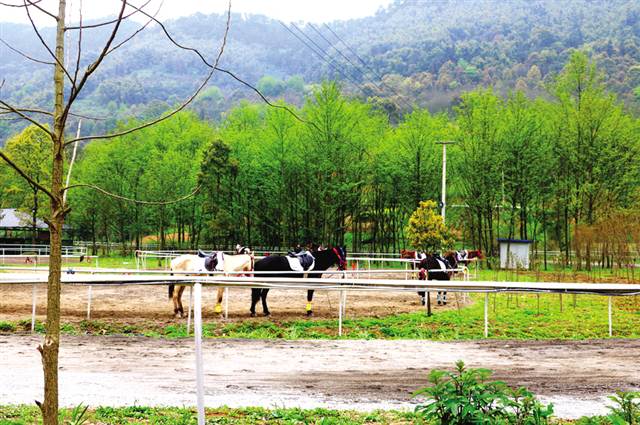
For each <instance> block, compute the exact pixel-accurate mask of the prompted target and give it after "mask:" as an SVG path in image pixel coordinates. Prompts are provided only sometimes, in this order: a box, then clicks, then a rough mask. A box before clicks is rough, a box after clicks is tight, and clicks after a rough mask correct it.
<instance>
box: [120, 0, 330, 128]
mask: <svg viewBox="0 0 640 425" xmlns="http://www.w3.org/2000/svg"><path fill="white" fill-rule="evenodd" d="M128 4H129V3H128ZM129 6H130V7H133V8H135V6H133V5H131V4H129ZM230 12H231V2H229V11H228V13H230ZM141 13H142V14H143V15H145V16H147V17H148V18H150V19H152V20H153V21H154V22H155V23H156V24H158V25H159V26H160V28H161V29H162V31H163V32H164V34H165V35H166V36H167V38H168V39H169V41H171V43H173V45H174V46H176V47H178V48H180V49H182V50H187V51H190V52H194V53H195V54H196V55H198V57H199V58H200V60H201V61H202V63H204V64H205V65H206V66H208V67H210V68H213V69H215V70H217V71H220V72H223V73H225V74H227V75H229V76H231V77H232V78H233V79H235V80H236V81H238V82H239V83H241V84H243V85H245V86H247V87H248V88H250V89H251V90H253V91H254V92H255V93H257V94H258V96H260V98H261V99H262V100H263V101H264V102H265V103H266V104H267V105H269V106H271V107H272V108H279V109H283V110H285V111H287V112H288V113H290V114H291V115H292V116H293V117H294V118H295V119H296V120H298V121H299V122H301V123H304V124H308V125H311V126H313V127H315V128H316V129H317V130H320V129H319V128H318V126H317V125H316V124H315V123H313V122H311V121H307V120H305V119H303V118H301V117H300V116H299V115H297V114H296V113H295V112H293V111H292V110H291V109H290V108H288V107H286V106H283V105H276V104H274V103H272V102H270V101H269V100H268V99H267V98H266V97H265V96H264V95H263V94H262V93H261V92H260V90H258V89H257V88H256V87H254V86H253V85H251V84H249V83H247V82H246V81H244V80H243V79H241V78H240V77H238V76H237V75H235V74H234V73H232V72H231V71H229V70H226V69H223V68H219V67H218V62H219V60H220V56H221V55H222V49H221V50H220V53H219V54H218V57H217V58H216V62H215V63H214V64H211V63H209V62H208V61H207V60H206V59H205V57H204V56H203V55H202V54H201V53H200V52H199V51H198V50H197V49H194V48H193V47H187V46H184V45H182V44H180V43H178V42H177V41H176V40H175V39H174V38H173V37H172V36H171V34H170V33H169V31H168V30H167V28H166V27H165V26H164V24H163V23H162V22H160V21H159V20H157V19H155V17H153V16H151V15H149V14H148V13H146V12H144V11H141ZM228 28H229V17H227V30H228ZM226 37H227V32H225V39H226ZM223 48H224V44H223Z"/></svg>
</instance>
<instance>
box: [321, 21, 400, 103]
mask: <svg viewBox="0 0 640 425" xmlns="http://www.w3.org/2000/svg"><path fill="white" fill-rule="evenodd" d="M309 26H310V27H311V28H312V29H313V30H314V31H315V32H316V33H318V35H320V37H322V39H323V40H324V41H326V42H327V44H328V45H329V46H330V47H332V48H333V49H334V50H335V51H336V52H338V54H339V55H340V56H342V57H343V58H345V59H346V60H347V62H349V63H350V64H351V66H353V67H354V68H355V69H356V70H357V71H358V72H360V75H361V76H362V78H364V79H365V80H367V81H369V82H370V83H372V84H373V85H375V86H376V87H377V88H378V90H380V92H382V91H383V90H382V87H381V86H380V85H379V84H378V83H376V82H375V81H373V79H371V78H369V77H367V75H366V74H365V73H364V72H363V71H362V69H361V67H359V66H357V65H356V64H354V63H353V62H352V61H351V59H349V58H348V57H347V56H346V55H345V54H344V53H342V51H341V50H340V49H338V48H337V47H336V46H335V45H334V44H333V43H331V41H329V40H328V39H327V38H326V37H325V36H324V34H322V32H320V31H319V30H318V29H317V28H316V27H315V26H314V25H313V24H309ZM325 26H326V27H327V28H328V29H329V31H331V28H329V27H328V26H327V25H326V24H325ZM331 32H332V33H333V31H331ZM333 34H334V35H335V36H336V38H338V40H340V41H341V42H342V44H344V45H345V46H347V44H346V43H345V42H344V41H342V39H341V38H340V37H337V34H335V33H333ZM347 48H349V46H347ZM351 51H352V53H354V54H355V55H356V56H357V57H358V59H360V61H361V62H362V63H363V64H364V65H365V66H367V64H366V63H365V62H364V60H362V58H360V57H359V56H358V54H357V53H355V51H353V50H351ZM370 69H371V70H372V71H373V72H374V74H375V75H376V77H378V79H379V80H380V84H382V85H384V86H385V87H386V88H387V89H388V90H389V91H391V92H392V93H393V94H395V95H396V96H397V97H398V100H399V101H400V102H401V103H402V104H403V105H404V106H405V107H406V108H407V110H411V109H412V106H411V105H410V104H409V103H408V102H407V101H405V100H404V99H403V98H402V96H401V95H400V94H399V93H398V92H397V91H395V90H394V89H393V88H392V87H390V86H388V85H386V84H385V83H384V81H382V77H381V76H379V75H378V74H377V73H376V72H375V71H374V70H373V69H372V68H370ZM389 100H391V101H392V102H393V103H394V104H395V105H396V107H398V109H400V105H398V104H397V103H396V102H395V101H394V100H392V99H389Z"/></svg>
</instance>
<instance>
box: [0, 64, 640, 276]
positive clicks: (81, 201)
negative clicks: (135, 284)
mask: <svg viewBox="0 0 640 425" xmlns="http://www.w3.org/2000/svg"><path fill="white" fill-rule="evenodd" d="M280 105H281V106H285V105H286V106H288V107H289V108H291V109H292V110H295V111H296V113H297V114H298V115H299V116H300V117H302V121H301V120H298V119H296V117H294V116H293V115H292V114H290V113H289V112H287V111H286V110H284V109H279V108H272V107H268V106H266V105H264V104H253V103H248V102H244V103H242V104H240V105H239V106H237V107H235V108H233V109H232V110H231V111H229V112H228V113H227V114H225V119H224V120H223V121H222V122H221V123H220V125H218V126H214V125H212V124H211V123H209V122H206V121H203V120H202V119H201V118H199V116H198V114H197V113H195V112H185V113H181V114H179V115H177V116H176V117H174V118H172V119H169V120H167V121H165V122H163V123H161V124H159V125H157V126H155V127H152V128H149V129H146V130H143V131H140V132H137V133H134V134H132V135H128V136H123V137H119V138H115V139H112V140H106V141H95V142H90V143H89V144H87V145H86V146H85V148H84V149H83V150H82V152H81V154H80V157H79V160H78V162H77V164H76V165H75V168H74V172H73V180H74V181H75V182H76V183H82V182H85V181H95V182H100V184H101V187H102V188H104V189H105V190H108V191H111V192H113V193H117V194H120V195H122V196H126V197H130V198H134V199H138V200H171V199H175V198H177V197H179V196H182V195H186V194H188V193H190V192H191V191H192V190H193V189H194V188H195V187H197V186H198V185H199V186H200V187H201V189H200V191H199V192H198V193H197V194H196V195H195V196H193V197H191V198H189V199H187V200H186V201H184V202H181V203H178V204H174V205H168V206H144V205H138V204H131V203H128V202H126V201H123V200H118V199H114V198H110V197H105V196H103V195H102V194H100V193H98V192H95V191H92V190H87V189H82V188H78V189H73V190H72V191H71V193H70V197H71V198H70V201H71V205H72V208H73V209H72V212H71V213H70V215H69V220H68V222H69V223H70V224H71V226H72V227H73V228H74V229H76V231H77V232H78V234H77V236H78V237H79V238H80V239H82V240H86V241H95V242H111V243H117V244H120V245H121V247H122V249H123V250H125V251H128V250H131V249H134V248H136V247H139V246H141V245H142V244H143V243H145V242H147V243H148V242H149V238H147V240H146V241H145V240H144V239H143V238H144V237H145V236H147V237H148V236H150V235H151V236H154V239H153V241H154V242H156V241H157V243H158V245H159V247H160V248H194V247H199V246H205V245H207V246H215V247H227V246H230V245H235V244H236V243H243V244H248V245H253V246H256V245H258V246H264V247H290V246H293V245H295V244H298V243H307V242H317V243H324V244H347V245H348V246H349V249H351V250H354V251H360V250H367V251H398V250H399V249H400V248H402V247H405V246H407V241H406V235H405V230H404V228H405V226H406V224H407V220H408V217H409V215H410V214H411V213H412V212H413V211H414V210H415V209H416V207H417V206H418V204H419V203H420V201H423V200H429V199H431V200H439V199H440V176H441V167H442V147H441V146H440V145H437V144H436V142H438V141H442V140H453V141H456V143H455V144H454V145H452V146H450V147H449V149H448V161H447V162H448V170H449V172H448V193H447V197H448V201H447V206H448V209H447V224H448V225H450V226H452V227H453V228H454V229H456V231H457V233H458V238H457V239H458V240H457V247H467V248H472V247H473V248H481V249H483V250H485V251H486V252H488V253H495V244H496V238H498V237H511V238H520V239H532V240H534V241H535V243H536V248H537V249H539V250H541V251H543V250H551V249H553V250H560V251H563V252H564V253H565V254H566V255H567V257H568V256H569V255H570V251H573V250H575V252H576V254H575V255H577V256H578V258H577V259H574V264H575V263H576V260H577V263H578V264H580V263H582V262H584V265H586V266H587V267H588V266H589V265H590V264H591V263H592V262H593V261H595V260H600V259H599V258H591V257H592V252H598V253H599V255H607V261H614V260H615V259H613V256H614V255H615V252H614V247H613V245H612V244H614V242H615V241H613V239H612V238H608V239H607V238H606V237H604V236H603V235H613V236H616V235H618V236H619V235H620V234H622V235H623V236H622V240H623V241H624V242H625V245H627V242H633V241H634V240H633V238H636V239H637V238H638V237H639V236H640V235H639V233H638V230H640V227H638V224H639V221H640V220H639V218H640V215H639V214H638V212H637V211H638V208H639V207H640V184H639V182H640V161H638V158H639V157H640V137H639V136H640V121H639V120H638V119H637V118H635V117H633V116H632V115H631V114H629V113H628V112H625V109H624V107H623V104H622V103H621V102H620V101H619V100H618V99H617V97H616V96H615V95H614V94H612V93H611V92H609V91H608V90H606V89H605V86H604V83H603V74H602V73H601V72H600V71H599V70H598V69H597V68H596V66H595V64H594V63H593V62H592V61H590V59H589V58H588V56H587V55H586V54H584V53H580V52H576V53H574V54H573V55H572V56H571V57H570V60H569V61H568V62H567V63H566V65H565V67H564V69H563V70H562V71H561V73H560V74H558V75H557V76H556V78H555V79H554V80H553V81H552V82H551V83H550V84H549V85H548V87H547V92H545V95H544V96H541V97H538V98H536V99H530V98H528V97H527V96H526V95H525V93H524V92H523V91H519V90H514V91H512V92H510V93H509V94H508V95H506V96H503V95H501V94H499V93H498V92H497V91H496V90H494V89H492V88H478V89H476V90H473V91H469V92H466V93H464V94H462V95H461V98H460V102H459V103H458V105H457V106H455V107H454V109H453V111H452V112H450V113H447V112H443V113H439V114H432V113H430V112H429V111H428V110H427V109H416V110H414V111H413V112H411V113H408V114H406V115H405V116H403V117H402V119H401V121H400V122H399V123H398V124H397V125H392V124H391V123H390V121H389V117H388V116H387V115H386V114H385V113H384V112H382V111H381V110H379V109H376V108H375V107H373V106H372V105H371V104H368V103H365V102H363V101H361V100H358V99H355V98H350V97H348V96H345V94H344V93H343V92H342V91H341V87H340V85H339V84H338V83H335V82H325V83H323V84H321V85H320V86H318V88H317V89H316V90H315V91H314V92H313V93H312V94H310V95H308V96H306V97H305V99H304V105H303V106H302V107H301V108H296V107H295V106H294V105H290V104H289V105H287V104H285V103H280ZM120 125H121V126H123V127H126V126H132V125H135V123H134V122H128V123H122V124H120ZM36 136H37V130H35V129H33V128H31V127H30V128H28V129H27V130H25V131H24V132H22V133H21V134H19V135H16V136H15V137H14V138H12V139H11V140H10V141H9V142H8V143H7V150H10V149H14V150H15V156H16V160H17V161H18V160H20V156H21V155H23V152H29V150H28V145H29V143H32V140H33V138H34V137H36ZM18 147H19V149H18ZM115 152H127V154H126V155H116V154H115ZM25 166H29V167H31V165H25ZM33 166H34V167H37V161H36V164H34V165H33ZM0 174H1V176H0V177H1V178H2V181H3V182H7V183H6V184H3V187H2V189H3V190H2V191H1V192H0V197H1V198H0V199H3V200H4V201H5V202H4V203H5V204H12V205H17V204H19V205H21V206H22V207H23V208H24V209H25V210H28V211H31V210H32V207H33V203H34V201H35V200H37V199H38V198H39V195H38V194H37V193H34V191H33V190H30V188H29V187H28V186H26V185H25V184H24V183H22V182H21V181H20V179H19V178H17V177H16V176H12V172H10V170H8V169H7V168H6V167H5V168H2V167H0ZM38 175H40V174H38ZM42 178H43V179H46V178H47V175H46V172H44V171H43V172H42ZM40 197H41V198H42V199H41V200H40V201H39V202H40V204H42V203H44V202H45V199H44V197H42V196H40ZM42 211H46V209H42ZM629 226H636V227H629ZM613 228H615V229H616V231H614V230H613ZM632 228H633V229H635V230H629V229H632ZM598 229H606V232H601V231H598ZM613 236H612V237H613ZM603 237H604V239H606V241H604V242H603ZM616 237H617V236H616ZM625 238H626V239H625ZM630 238H631V239H630ZM635 243H640V240H635ZM607 247H608V248H607ZM606 249H609V250H610V252H609V253H606V252H605V251H606ZM603 250H605V251H603ZM603 252H605V254H603ZM616 252H617V251H616ZM627 254H628V253H627Z"/></svg>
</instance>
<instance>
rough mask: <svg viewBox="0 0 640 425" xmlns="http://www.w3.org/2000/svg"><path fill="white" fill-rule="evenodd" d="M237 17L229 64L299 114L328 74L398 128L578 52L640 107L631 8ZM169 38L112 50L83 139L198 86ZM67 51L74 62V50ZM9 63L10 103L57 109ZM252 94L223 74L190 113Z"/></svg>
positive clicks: (204, 33) (206, 39) (26, 34)
mask: <svg viewBox="0 0 640 425" xmlns="http://www.w3.org/2000/svg"><path fill="white" fill-rule="evenodd" d="M1 19H2V18H1V17H0V20H1ZM224 21H225V17H224V16H222V15H215V14H213V15H202V14H198V15H194V16H190V17H186V18H180V19H175V20H172V21H169V22H168V23H167V25H168V28H169V29H170V30H171V32H172V33H173V34H175V36H176V38H177V39H178V40H179V41H181V42H183V43H185V44H187V45H199V46H203V48H204V49H205V50H206V49H208V48H213V46H216V45H217V43H218V41H219V40H212V39H211V34H210V29H211V28H221V27H223V26H224ZM232 21H233V25H232V28H231V33H230V40H229V44H228V45H227V47H226V53H227V54H225V57H224V59H223V63H222V66H223V67H224V68H226V69H231V70H233V71H234V72H235V73H236V74H237V75H239V76H240V77H242V78H243V79H245V80H246V81H249V82H251V83H253V84H254V85H256V86H259V87H260V88H261V89H263V90H264V92H265V94H266V95H267V96H268V97H270V98H284V99H285V100H286V101H287V102H289V103H293V104H295V105H297V106H299V107H300V106H302V105H303V103H304V101H305V98H306V96H308V95H309V94H310V93H311V92H312V91H313V90H314V88H315V87H316V86H317V84H319V83H320V82H321V81H322V80H325V79H335V80H340V81H341V82H342V88H343V91H344V93H345V94H347V95H349V96H352V97H357V98H358V99H360V100H362V101H366V102H369V103H371V104H373V105H374V106H375V107H376V108H377V109H380V110H382V111H385V112H386V113H387V114H388V115H390V117H391V120H392V121H393V122H394V123H395V122H398V121H399V120H400V119H401V117H402V116H403V115H404V114H405V113H407V112H410V111H411V110H413V107H414V105H415V106H418V107H420V108H428V109H429V110H430V111H431V112H432V113H437V112H440V111H443V110H449V111H450V110H451V109H452V107H453V106H455V105H457V104H458V103H459V102H460V98H461V95H462V93H464V92H466V91H469V90H472V89H474V88H475V87H476V86H478V85H482V86H484V87H488V86H492V87H494V88H495V91H496V92H497V93H499V94H501V95H502V96H506V95H507V94H508V92H509V91H510V90H513V89H514V88H517V89H518V90H520V91H523V92H524V93H526V94H527V95H528V96H529V97H537V96H541V95H545V94H546V88H545V86H546V85H547V84H548V83H550V82H551V81H552V80H553V77H554V76H555V75H557V74H558V73H559V72H560V70H561V69H562V67H563V66H564V64H565V63H566V61H567V60H568V58H569V56H570V54H571V52H572V51H573V50H574V49H580V50H582V51H587V52H589V54H590V56H591V57H592V58H593V59H594V60H596V61H597V62H598V64H599V66H600V67H601V69H602V70H603V71H604V75H605V81H604V82H605V84H606V85H607V87H608V88H609V90H610V91H612V92H614V93H616V94H617V95H618V98H619V99H620V100H621V101H623V102H624V104H625V108H627V110H629V111H632V112H635V113H637V112H638V111H639V110H640V65H638V64H639V63H640V2H637V1H636V0H565V1H562V2H558V1H556V0H536V1H529V0H511V1H503V0H465V1H435V2H423V1H405V0H396V1H394V2H392V3H391V5H390V6H389V7H388V8H386V9H383V10H380V11H379V12H378V13H377V14H376V15H375V16H372V17H369V18H364V19H357V20H350V21H346V22H335V23H330V24H329V25H328V26H326V27H325V26H323V25H314V26H311V25H306V26H301V27H300V29H301V30H302V32H303V33H304V34H305V35H303V34H302V33H301V32H299V31H298V30H296V29H295V28H292V27H290V29H291V32H289V31H288V30H286V29H285V28H284V27H283V26H282V25H280V23H279V22H278V21H275V20H272V19H268V18H265V17H263V16H244V15H234V16H233V19H232ZM0 25H1V26H2V27H1V28H0V31H1V32H2V38H3V39H4V40H5V41H6V42H7V43H9V44H10V45H12V46H15V47H16V48H18V49H20V50H21V51H23V52H25V53H27V54H30V55H33V56H35V57H38V56H40V55H41V54H42V53H43V52H42V51H41V50H40V47H39V44H38V42H37V40H36V39H35V38H34V35H33V33H32V31H31V27H30V26H28V25H17V24H7V23H0ZM135 29H136V27H135V23H133V22H129V21H125V22H123V28H122V34H123V35H121V37H124V34H127V33H130V32H133V31H134V30H135ZM160 31H161V30H160V29H159V28H149V29H148V31H147V32H145V33H144V34H141V35H140V36H138V37H137V38H135V39H134V40H132V41H131V42H130V43H128V44H127V45H126V46H125V47H124V48H123V49H122V50H120V51H118V52H115V53H114V55H113V56H112V58H111V61H109V63H107V64H104V66H103V67H102V68H101V69H100V75H101V81H100V82H99V83H96V84H94V85H90V86H88V87H87V88H86V90H87V91H86V92H85V94H84V95H83V97H82V98H81V99H79V101H78V102H79V103H78V107H79V108H81V109H82V111H83V112H84V113H85V114H88V115H91V116H95V117H101V118H104V119H102V120H96V121H91V122H85V123H84V128H85V131H86V132H89V133H97V132H104V131H105V130H110V129H112V128H113V127H114V126H115V125H116V123H117V122H118V121H119V120H124V119H130V117H132V116H134V117H137V118H138V119H139V120H144V119H145V118H147V117H148V116H151V115H153V114H154V112H156V111H158V110H164V109H168V108H169V107H170V106H171V105H174V104H175V103H176V102H177V101H178V99H181V98H182V97H183V96H184V95H186V94H188V93H190V92H192V90H193V89H194V86H193V84H194V81H196V80H197V77H198V75H199V74H198V72H199V71H198V70H199V69H200V68H199V63H198V59H197V57H192V56H191V55H189V54H188V52H177V53H173V54H167V52H169V51H170V50H171V45H170V43H169V42H168V41H166V40H165V39H164V38H163V37H161V36H159V34H158V33H159V32H160ZM53 34H54V32H53V28H51V29H48V30H47V29H45V30H44V31H43V37H45V39H47V40H51V39H52V38H53ZM107 34H108V33H106V32H105V31H103V30H101V29H96V30H95V31H93V32H91V33H88V34H87V35H86V37H85V39H84V40H83V42H84V45H85V46H84V50H85V51H86V52H87V53H96V51H97V50H98V48H99V46H101V43H102V42H103V41H104V38H105V37H106V35H107ZM294 34H296V35H297V37H299V38H300V39H298V38H296V35H294ZM220 36H222V34H220ZM307 37H308V38H307ZM301 40H302V41H301ZM303 41H304V43H306V45H305V44H303ZM314 43H315V44H314ZM314 50H315V53H314ZM68 54H69V55H70V57H73V55H74V46H70V48H69V51H68ZM0 56H1V57H2V61H0V76H11V78H7V82H6V85H5V86H4V87H3V88H2V95H3V98H4V99H6V100H7V101H11V102H12V103H15V104H21V105H25V106H31V107H42V106H43V105H44V104H47V102H50V100H51V99H52V96H53V94H52V92H51V91H50V88H49V87H48V83H49V79H50V76H49V75H48V74H47V73H46V72H45V70H43V69H39V68H36V67H34V65H33V64H32V63H30V62H29V61H25V60H24V58H22V57H21V56H20V55H18V54H17V53H15V52H13V51H11V50H10V49H8V48H7V47H6V46H5V45H4V44H1V43H0ZM320 56H322V58H321V57H320ZM143 88H144V89H143ZM253 96H254V94H253V93H251V92H250V91H248V90H247V89H246V88H244V87H243V86H242V85H241V84H239V83H238V82H237V81H235V80H234V79H233V78H230V77H229V76H228V75H224V74H219V75H217V76H216V77H215V78H214V80H212V87H211V88H210V91H209V92H207V93H203V94H202V95H201V96H200V97H199V99H198V100H197V101H196V102H195V104H194V105H193V108H192V109H193V110H195V111H196V113H198V115H199V117H200V118H202V119H205V120H214V121H216V122H219V121H220V120H222V119H223V118H224V117H223V115H224V112H225V111H227V110H229V109H230V108H231V107H233V106H237V105H238V104H239V102H241V100H242V99H245V98H250V99H256V100H257V97H253ZM22 128H23V127H21V124H20V123H19V122H16V121H3V120H0V144H2V141H3V140H5V139H6V138H8V137H9V136H11V135H12V134H14V133H16V132H17V131H19V130H21V129H22Z"/></svg>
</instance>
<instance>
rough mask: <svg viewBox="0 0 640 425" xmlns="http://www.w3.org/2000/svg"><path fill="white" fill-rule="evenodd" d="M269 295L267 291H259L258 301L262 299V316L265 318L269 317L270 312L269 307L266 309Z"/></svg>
mask: <svg viewBox="0 0 640 425" xmlns="http://www.w3.org/2000/svg"><path fill="white" fill-rule="evenodd" d="M268 293H269V290H268V289H266V288H265V289H262V290H261V291H260V299H262V314H263V315H264V316H265V317H267V316H271V312H270V311H269V307H267V294H268Z"/></svg>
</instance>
